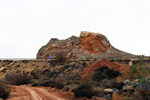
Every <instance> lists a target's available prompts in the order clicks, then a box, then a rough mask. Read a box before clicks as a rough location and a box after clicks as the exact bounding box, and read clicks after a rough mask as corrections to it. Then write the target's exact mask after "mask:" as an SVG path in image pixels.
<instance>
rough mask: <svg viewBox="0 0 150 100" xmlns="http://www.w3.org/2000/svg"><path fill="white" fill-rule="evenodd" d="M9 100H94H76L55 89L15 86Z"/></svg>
mask: <svg viewBox="0 0 150 100" xmlns="http://www.w3.org/2000/svg"><path fill="white" fill-rule="evenodd" d="M7 100H92V99H87V98H75V97H74V94H73V93H70V92H65V91H62V90H58V89H55V88H48V87H31V86H13V88H12V89H11V97H10V98H9V99H7ZM98 100H104V99H98Z"/></svg>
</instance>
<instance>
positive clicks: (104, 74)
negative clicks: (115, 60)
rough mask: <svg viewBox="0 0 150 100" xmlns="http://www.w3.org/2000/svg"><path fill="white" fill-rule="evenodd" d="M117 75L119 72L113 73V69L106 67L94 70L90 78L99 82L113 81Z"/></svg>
mask: <svg viewBox="0 0 150 100" xmlns="http://www.w3.org/2000/svg"><path fill="white" fill-rule="evenodd" d="M119 74H120V72H119V71H114V70H113V69H109V68H108V67H107V66H104V67H101V68H98V69H96V70H95V72H94V73H93V75H92V77H91V78H92V79H93V80H94V81H97V82H100V81H101V80H103V79H114V78H116V77H117V76H118V75H119Z"/></svg>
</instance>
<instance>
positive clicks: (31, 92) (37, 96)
mask: <svg viewBox="0 0 150 100" xmlns="http://www.w3.org/2000/svg"><path fill="white" fill-rule="evenodd" d="M24 89H26V90H27V91H28V92H29V93H30V94H31V95H32V98H33V99H34V100H43V99H42V98H41V97H40V96H39V95H38V94H37V93H36V92H35V91H34V90H32V89H30V88H27V87H24Z"/></svg>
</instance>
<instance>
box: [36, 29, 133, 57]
mask: <svg viewBox="0 0 150 100" xmlns="http://www.w3.org/2000/svg"><path fill="white" fill-rule="evenodd" d="M59 52H64V54H65V55H66V57H68V58H71V59H87V58H89V59H94V58H105V59H110V58H134V57H135V56H134V55H132V54H129V53H126V52H123V51H120V50H118V49H116V48H115V47H113V46H112V45H111V44H110V42H109V40H108V39H107V38H106V37H105V36H104V35H102V34H99V33H93V32H86V31H82V32H81V34H80V37H76V36H72V37H70V38H68V39H66V40H59V39H57V38H52V39H51V40H50V41H49V42H48V43H47V44H46V45H44V46H43V47H41V48H40V50H39V51H38V53H37V57H36V58H37V59H48V58H49V56H50V55H51V56H52V57H53V58H55V56H56V55H57V54H58V53H59Z"/></svg>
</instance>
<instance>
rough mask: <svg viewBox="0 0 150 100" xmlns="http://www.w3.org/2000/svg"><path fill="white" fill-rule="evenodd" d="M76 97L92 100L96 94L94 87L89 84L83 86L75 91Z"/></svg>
mask: <svg viewBox="0 0 150 100" xmlns="http://www.w3.org/2000/svg"><path fill="white" fill-rule="evenodd" d="M74 93H75V96H76V97H87V98H91V97H92V96H95V95H96V94H95V93H94V92H93V87H92V85H91V84H89V83H84V84H81V85H80V86H79V87H78V88H77V89H75V91H74Z"/></svg>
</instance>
